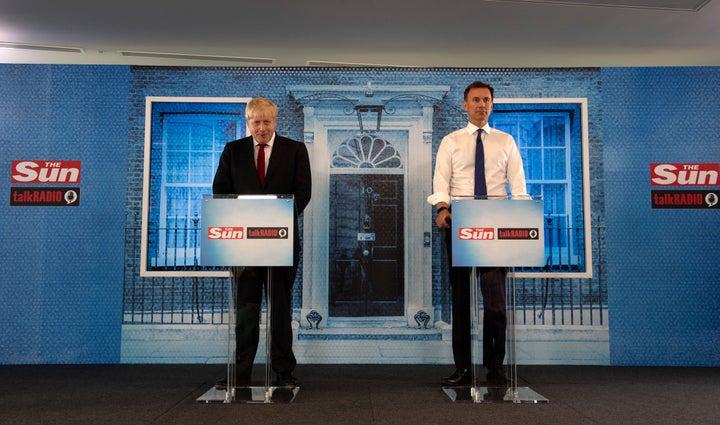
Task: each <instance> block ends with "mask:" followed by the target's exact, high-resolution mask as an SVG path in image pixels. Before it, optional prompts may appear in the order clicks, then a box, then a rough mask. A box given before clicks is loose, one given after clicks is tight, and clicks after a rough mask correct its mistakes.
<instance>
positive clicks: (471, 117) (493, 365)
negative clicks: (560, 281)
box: [428, 81, 527, 386]
mask: <svg viewBox="0 0 720 425" xmlns="http://www.w3.org/2000/svg"><path fill="white" fill-rule="evenodd" d="M493 98H494V89H493V88H492V87H491V86H490V85H489V84H486V83H484V82H481V81H476V82H473V83H471V84H470V85H468V87H467V88H466V89H465V94H464V100H463V109H464V110H465V111H466V112H467V114H468V125H467V126H466V127H465V128H462V129H459V130H456V131H454V132H452V133H450V134H449V135H447V136H445V137H444V138H443V140H442V142H441V143H440V147H439V148H438V152H437V156H436V158H435V173H434V175H433V194H432V195H430V196H429V197H428V202H429V203H431V204H432V205H434V206H435V208H436V210H437V217H436V219H435V224H437V226H438V228H439V229H441V230H444V231H445V232H444V233H445V243H446V247H447V250H448V258H449V259H450V258H452V244H451V235H450V230H449V229H450V220H451V218H452V214H451V212H450V208H451V203H452V199H453V198H455V199H458V198H466V199H467V198H470V199H472V198H473V197H475V198H479V199H482V198H485V197H487V198H504V197H507V195H508V193H507V189H506V186H507V185H508V184H509V186H510V193H511V194H512V196H518V195H526V194H527V189H526V186H525V172H524V170H523V164H522V158H521V157H520V152H519V151H518V148H517V145H516V144H515V140H514V139H513V137H512V136H511V135H509V134H507V133H505V132H502V131H500V130H496V129H494V128H491V127H490V126H489V124H488V118H489V117H490V113H491V112H492V108H493ZM480 144H481V145H480ZM478 146H480V147H481V148H482V151H481V152H482V153H484V155H483V156H481V157H480V158H483V157H484V161H482V164H484V170H485V173H484V175H485V183H484V185H483V186H484V187H483V189H482V191H481V192H480V193H477V191H478V189H477V188H476V180H480V179H476V178H475V162H476V160H475V159H476V152H477V150H478ZM481 175H482V174H481ZM478 183H481V182H478ZM483 192H485V193H484V194H483ZM470 271H471V268H469V267H452V266H451V267H450V273H449V275H450V285H451V288H452V346H453V358H454V361H455V372H454V373H453V374H452V375H450V376H448V377H446V378H444V379H443V380H442V382H443V383H444V384H446V385H451V386H452V385H464V384H469V383H470V380H471V372H470V370H471V366H472V364H471V349H470V344H471V335H470V332H471V329H470V326H471V325H470ZM478 272H479V274H480V290H481V292H482V297H483V310H484V311H483V317H484V318H483V365H484V366H485V367H486V368H487V375H486V378H487V381H488V382H489V383H491V384H495V385H506V383H507V379H506V375H505V369H504V367H503V362H504V360H505V331H506V326H507V318H506V291H505V277H506V274H507V270H506V268H505V267H479V268H478Z"/></svg>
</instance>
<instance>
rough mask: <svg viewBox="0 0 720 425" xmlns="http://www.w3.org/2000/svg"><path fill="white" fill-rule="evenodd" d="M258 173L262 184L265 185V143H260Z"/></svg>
mask: <svg viewBox="0 0 720 425" xmlns="http://www.w3.org/2000/svg"><path fill="white" fill-rule="evenodd" d="M257 173H258V178H259V179H260V186H265V145H264V144H262V145H261V144H258V158H257Z"/></svg>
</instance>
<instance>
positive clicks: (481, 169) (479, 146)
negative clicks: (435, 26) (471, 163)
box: [475, 128, 487, 199]
mask: <svg viewBox="0 0 720 425" xmlns="http://www.w3.org/2000/svg"><path fill="white" fill-rule="evenodd" d="M482 133H483V130H482V128H479V129H478V131H477V141H476V144H475V199H486V198H487V184H486V183H485V151H484V149H483V142H482Z"/></svg>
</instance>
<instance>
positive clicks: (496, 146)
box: [427, 123, 527, 205]
mask: <svg viewBox="0 0 720 425" xmlns="http://www.w3.org/2000/svg"><path fill="white" fill-rule="evenodd" d="M482 129H483V130H484V131H485V134H484V137H483V146H484V149H485V180H486V182H487V193H488V197H495V196H501V197H505V196H507V195H508V192H507V189H506V184H507V183H510V193H511V194H512V196H513V197H515V196H527V188H526V186H525V171H524V170H523V164H522V158H521V157H520V151H519V150H518V148H517V145H516V144H515V139H513V137H512V136H511V135H509V134H507V133H505V132H503V131H500V130H496V129H494V128H491V127H490V126H489V125H487V124H486V125H485V126H484V127H483V128H482ZM477 131H478V127H477V126H475V125H474V124H470V123H468V125H467V126H466V127H465V128H461V129H459V130H456V131H454V132H452V133H450V134H448V135H447V136H445V137H444V138H443V139H442V142H440V147H439V148H438V152H437V156H436V157H435V174H434V175H433V194H432V195H430V196H428V198H427V201H428V202H429V203H430V204H432V205H436V204H437V203H438V202H445V203H447V204H448V205H449V204H450V201H451V199H453V198H473V197H474V192H475V147H476V140H477Z"/></svg>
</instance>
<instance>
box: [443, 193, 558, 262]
mask: <svg viewBox="0 0 720 425" xmlns="http://www.w3.org/2000/svg"><path fill="white" fill-rule="evenodd" d="M544 229H545V227H544V221H543V201H542V200H536V199H526V200H507V199H503V200H477V199H456V200H453V201H452V225H451V231H452V252H453V256H452V265H453V266H454V267H475V266H478V267H504V266H506V267H530V266H543V265H545V230H544Z"/></svg>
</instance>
